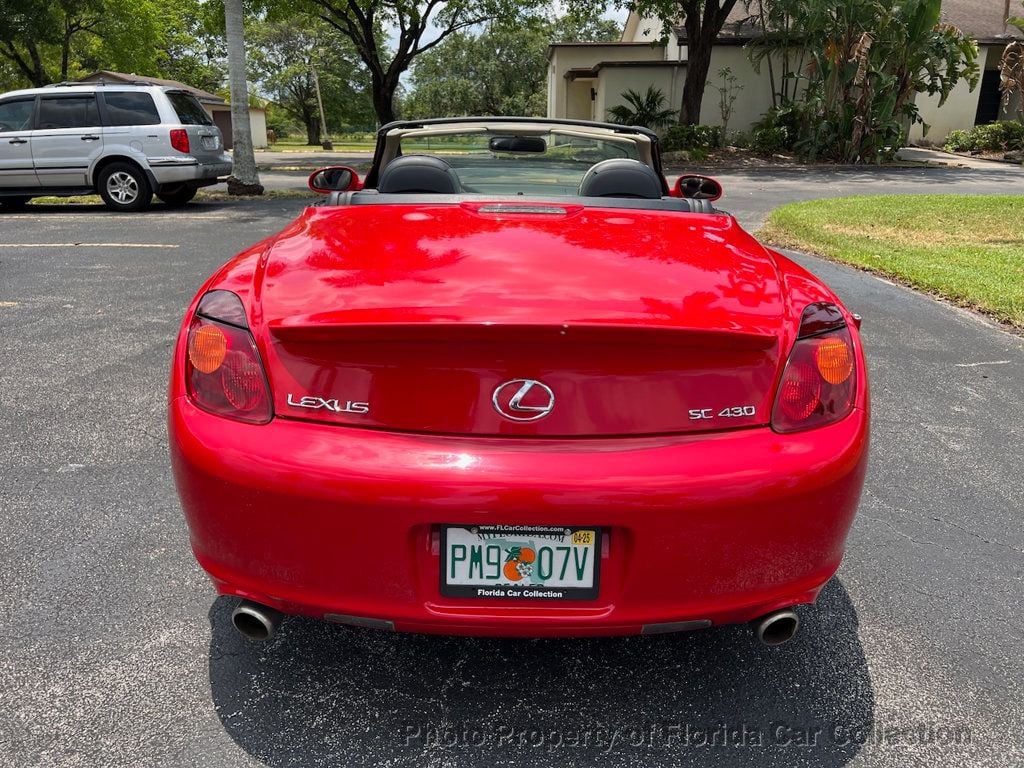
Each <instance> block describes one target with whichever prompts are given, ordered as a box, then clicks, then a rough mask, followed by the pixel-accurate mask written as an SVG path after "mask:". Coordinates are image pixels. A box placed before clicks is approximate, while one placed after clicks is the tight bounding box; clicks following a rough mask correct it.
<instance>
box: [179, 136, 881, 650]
mask: <svg viewBox="0 0 1024 768" xmlns="http://www.w3.org/2000/svg"><path fill="white" fill-rule="evenodd" d="M310 185H311V186H312V187H313V188H314V189H316V190H317V191H321V192H324V193H327V194H328V195H329V197H327V198H326V199H325V200H324V201H323V203H322V204H320V205H316V206H312V207H309V208H307V209H306V210H305V211H304V212H303V213H302V214H301V215H300V216H299V217H298V218H297V219H296V220H295V221H294V222H292V223H291V224H289V225H288V226H287V227H286V228H285V229H284V230H283V231H282V232H280V233H279V234H277V235H275V236H273V237H271V238H269V239H267V240H265V241H263V242H261V243H258V244H256V245H254V246H253V247H251V248H250V249H248V250H247V251H245V252H243V253H241V254H239V255H238V256H236V257H235V258H234V259H232V260H231V261H229V262H228V263H227V264H225V265H224V266H223V267H222V268H221V269H220V270H218V271H217V272H216V274H214V275H213V276H212V277H211V278H210V279H209V280H207V281H206V283H205V284H204V285H203V286H202V288H201V289H200V290H199V292H198V294H197V295H196V297H195V299H194V300H193V302H192V304H191V305H190V306H189V308H188V311H187V313H186V315H185V319H184V323H183V325H182V328H181V334H180V336H179V339H178V343H177V347H176V349H175V353H174V361H173V368H172V372H171V379H170V401H169V422H170V444H171V457H172V462H173V467H174V475H175V478H176V482H177V487H178V491H179V494H180V496H181V504H182V507H183V509H184V512H185V516H186V517H187V520H188V525H189V528H190V531H191V542H192V548H193V551H194V552H195V556H196V558H197V559H198V561H199V563H200V564H201V565H202V567H203V568H204V569H205V570H206V571H207V572H208V573H209V575H210V577H211V578H212V580H213V583H214V584H215V586H216V588H217V590H218V591H219V592H220V593H221V594H226V595H234V596H237V597H240V598H242V601H241V602H240V604H239V605H238V607H237V608H236V609H235V611H234V615H233V620H234V623H235V626H236V627H237V628H238V629H239V630H240V631H242V632H243V633H245V634H247V635H248V636H250V637H253V638H265V637H269V636H270V635H271V634H273V632H274V631H275V629H276V628H277V626H278V624H279V622H280V620H281V618H282V615H284V614H302V615H306V616H313V617H317V618H320V619H324V620H327V621H332V622H338V623H341V624H350V625H355V626H362V627H376V628H380V629H389V630H399V631H411V632H434V633H446V634H466V635H519V636H553V635H616V634H638V633H644V634H651V633H661V632H675V631H683V630H692V629H698V628H703V627H708V626H713V625H720V624H730V623H738V622H753V626H754V628H755V631H756V634H757V636H758V637H759V638H760V639H761V640H762V641H763V642H766V643H769V644H776V643H780V642H785V641H786V640H788V639H790V638H791V637H792V636H793V635H794V633H795V632H796V630H797V626H798V615H797V613H796V612H795V611H793V608H794V607H795V606H798V605H802V604H808V603H813V602H814V600H815V598H816V596H817V595H818V592H819V591H820V590H821V588H822V586H823V585H824V584H825V583H826V582H827V581H828V580H829V579H830V578H831V577H832V575H833V574H834V573H835V571H836V569H837V568H838V567H839V563H840V560H841V558H842V555H843V547H844V542H845V539H846V535H847V532H848V530H849V528H850V524H851V522H852V520H853V516H854V513H855V511H856V507H857V502H858V498H859V495H860V491H861V486H862V483H863V479H864V473H865V467H866V462H867V447H868V421H869V418H868V416H869V414H868V410H869V406H868V381H867V374H866V369H865V363H864V352H863V349H862V346H861V341H860V337H859V333H858V324H859V318H857V317H856V316H855V315H852V314H851V313H850V312H849V311H848V310H847V309H846V308H845V307H844V306H843V305H842V303H841V302H840V301H839V299H838V298H836V296H835V294H834V293H833V292H832V291H831V290H829V288H828V287H827V286H825V285H824V284H823V283H822V282H821V281H820V280H818V279H817V278H816V277H814V275H812V274H810V273H808V272H807V271H805V270H804V269H802V268H801V267H799V266H798V265H796V264H795V263H793V262H792V261H791V260H789V259H788V258H786V257H785V256H783V255H782V254H780V253H778V252H775V251H772V250H770V249H767V248H765V247H764V246H762V245H760V244H759V243H758V242H757V241H755V240H754V239H753V238H752V237H751V236H750V235H749V234H747V233H746V232H744V231H743V230H742V229H741V228H740V226H739V224H737V222H736V220H735V219H734V218H733V217H732V216H730V215H729V214H727V213H725V212H723V211H720V210H717V209H716V208H715V207H714V200H715V199H716V198H717V197H718V196H719V195H720V194H721V187H720V186H719V185H718V184H717V182H715V181H714V180H712V179H708V178H706V177H701V176H684V177H682V178H680V179H679V180H677V181H676V182H675V183H674V184H673V185H672V186H671V187H670V186H669V184H668V183H667V182H666V180H665V177H664V176H663V174H662V168H661V161H660V157H659V153H658V142H657V137H656V136H655V134H653V133H651V132H650V131H647V130H645V129H642V128H629V127H623V126H618V125H607V124H602V123H590V122H576V121H566V120H540V119H532V118H463V119H452V120H447V119H446V120H424V121H411V122H397V123H391V124H389V125H386V126H384V127H383V128H381V129H380V131H379V134H378V143H377V147H376V151H375V156H374V161H373V165H372V167H371V169H370V171H369V173H368V174H367V176H366V178H365V179H359V177H358V176H357V174H356V173H355V171H353V170H352V169H350V168H343V167H334V168H329V169H324V170H322V171H320V172H318V173H317V174H314V176H313V177H311V179H310Z"/></svg>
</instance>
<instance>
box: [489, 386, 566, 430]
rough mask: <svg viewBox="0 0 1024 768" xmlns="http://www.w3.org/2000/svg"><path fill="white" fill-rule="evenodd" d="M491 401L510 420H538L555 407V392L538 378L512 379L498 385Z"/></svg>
mask: <svg viewBox="0 0 1024 768" xmlns="http://www.w3.org/2000/svg"><path fill="white" fill-rule="evenodd" d="M491 402H492V403H494V410H496V411H497V412H498V413H500V414H501V415H502V416H504V417H505V418H506V419H509V420H510V421H537V419H543V418H544V417H545V416H547V415H548V414H549V413H551V409H552V408H554V407H555V393H554V392H552V391H551V387H549V386H548V385H547V384H543V383H541V382H539V381H537V380H536V379H512V380H511V381H506V382H505V383H504V384H499V385H498V387H497V389H495V390H494V394H493V395H492V396H491Z"/></svg>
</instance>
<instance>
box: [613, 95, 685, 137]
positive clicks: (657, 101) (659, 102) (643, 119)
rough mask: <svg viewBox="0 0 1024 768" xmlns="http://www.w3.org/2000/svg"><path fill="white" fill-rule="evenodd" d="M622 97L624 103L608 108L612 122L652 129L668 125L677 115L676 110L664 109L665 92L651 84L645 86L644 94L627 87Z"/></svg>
mask: <svg viewBox="0 0 1024 768" xmlns="http://www.w3.org/2000/svg"><path fill="white" fill-rule="evenodd" d="M622 98H624V99H625V100H626V102H627V103H626V104H619V105H618V106H617V107H612V108H611V109H609V110H608V114H609V116H610V117H611V120H612V122H613V123H619V124H620V125H641V126H643V127H644V128H651V129H654V128H660V127H662V126H664V125H668V124H669V123H671V122H673V121H674V120H675V119H676V117H677V112H676V110H674V109H665V94H664V93H662V90H661V89H660V88H655V87H654V86H653V85H649V86H647V93H644V94H641V93H639V92H638V91H634V90H633V89H632V88H629V89H627V90H626V92H625V93H623V94H622Z"/></svg>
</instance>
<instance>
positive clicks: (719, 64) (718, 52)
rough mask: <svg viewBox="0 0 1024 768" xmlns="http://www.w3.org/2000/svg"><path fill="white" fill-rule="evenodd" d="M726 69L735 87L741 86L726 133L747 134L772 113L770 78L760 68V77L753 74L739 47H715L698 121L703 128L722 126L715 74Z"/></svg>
mask: <svg viewBox="0 0 1024 768" xmlns="http://www.w3.org/2000/svg"><path fill="white" fill-rule="evenodd" d="M726 68H728V69H729V70H731V71H732V75H733V77H735V78H736V80H737V82H736V85H737V86H740V85H742V86H743V90H741V91H740V92H739V93H738V94H737V95H736V101H735V102H733V105H732V114H731V115H730V117H729V133H736V132H737V131H744V132H745V131H749V130H750V129H751V128H752V127H753V125H754V123H756V122H757V121H758V120H760V119H761V117H762V116H763V115H764V113H765V112H767V111H768V110H769V109H771V106H772V88H771V78H770V77H769V76H768V68H767V67H765V66H762V67H761V72H760V74H759V73H757V72H755V71H754V65H753V64H751V63H750V59H749V58H748V57H747V52H746V50H744V48H743V47H742V46H740V45H717V46H715V48H714V50H713V51H712V54H711V68H710V69H709V70H708V82H707V86H706V87H705V88H704V99H703V100H702V101H701V103H700V121H701V123H703V124H704V125H718V126H720V125H721V124H722V110H721V107H720V104H719V102H720V94H719V92H718V91H717V90H716V88H720V87H723V83H722V78H721V77H719V76H718V71H719V70H720V69H726ZM680 103H681V102H680Z"/></svg>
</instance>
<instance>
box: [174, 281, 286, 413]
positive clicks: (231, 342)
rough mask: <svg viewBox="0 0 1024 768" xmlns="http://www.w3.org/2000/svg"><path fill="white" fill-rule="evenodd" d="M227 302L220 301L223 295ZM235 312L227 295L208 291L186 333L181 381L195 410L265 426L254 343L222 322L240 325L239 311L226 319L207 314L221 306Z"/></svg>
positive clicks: (266, 394)
mask: <svg viewBox="0 0 1024 768" xmlns="http://www.w3.org/2000/svg"><path fill="white" fill-rule="evenodd" d="M224 294H226V295H227V296H229V297H230V299H233V300H234V301H231V300H230V299H229V300H227V301H225V296H224ZM235 303H237V310H241V309H242V307H241V301H240V300H239V299H238V297H237V296H235V295H234V294H232V293H229V292H228V291H211V292H210V293H208V294H206V296H204V297H203V299H202V300H201V301H200V302H199V307H198V309H197V310H196V315H195V317H194V318H193V319H192V323H191V325H190V326H189V329H188V341H187V354H186V356H185V382H186V384H187V388H188V396H189V398H190V399H191V400H192V401H193V402H194V403H195V404H196V405H198V406H199V407H200V408H202V409H203V410H205V411H209V412H210V413H214V414H216V415H218V416H226V417H228V418H231V419H237V420H238V421H245V422H249V423H250V424H266V423H267V422H268V421H270V419H271V416H273V410H272V408H271V402H270V387H269V386H268V384H267V377H266V374H265V373H264V372H263V365H262V363H260V356H259V353H258V352H257V351H256V344H255V342H253V339H252V335H251V334H250V333H249V331H248V329H247V328H240V327H238V326H236V325H232V324H231V323H228V322H223V320H224V319H232V320H234V319H237V318H238V316H239V314H241V317H242V319H243V322H244V312H240V313H239V312H237V311H233V312H230V313H229V314H230V315H231V316H230V317H229V318H220V319H214V318H212V317H210V316H209V315H210V314H212V313H213V311H215V310H217V309H222V308H224V307H225V306H227V307H230V308H231V309H232V310H234V308H235V307H234V305H235Z"/></svg>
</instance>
